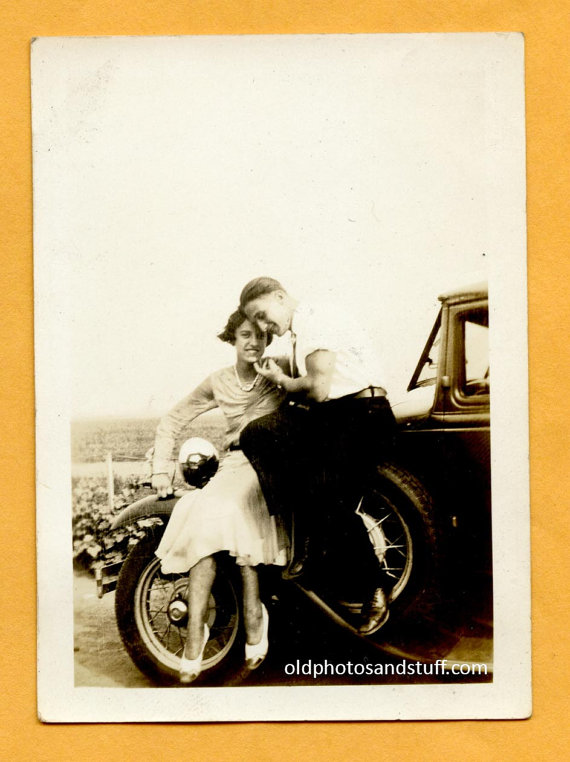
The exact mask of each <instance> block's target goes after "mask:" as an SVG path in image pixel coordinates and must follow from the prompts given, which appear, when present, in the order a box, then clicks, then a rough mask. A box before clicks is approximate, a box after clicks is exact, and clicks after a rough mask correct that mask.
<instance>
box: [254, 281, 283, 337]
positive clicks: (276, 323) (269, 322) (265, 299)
mask: <svg viewBox="0 0 570 762" xmlns="http://www.w3.org/2000/svg"><path fill="white" fill-rule="evenodd" d="M245 314H246V315H247V316H248V318H249V319H250V320H251V321H252V322H253V323H255V324H256V325H257V326H258V327H259V329H260V330H261V331H263V332H264V333H272V334H274V335H276V336H283V334H284V333H285V332H286V331H288V330H289V328H290V327H291V316H292V314H293V310H292V309H291V307H290V306H289V305H288V303H287V299H286V295H285V293H284V292H283V291H272V292H271V293H270V294H263V295H262V296H258V297H257V299H252V301H251V302H248V303H247V305H246V307H245Z"/></svg>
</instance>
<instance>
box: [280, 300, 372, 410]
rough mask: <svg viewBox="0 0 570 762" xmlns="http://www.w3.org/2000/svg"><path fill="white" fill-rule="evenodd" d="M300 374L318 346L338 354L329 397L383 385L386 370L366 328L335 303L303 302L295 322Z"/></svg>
mask: <svg viewBox="0 0 570 762" xmlns="http://www.w3.org/2000/svg"><path fill="white" fill-rule="evenodd" d="M291 334H292V336H294V337H295V342H294V343H295V359H296V361H297V367H298V369H299V373H300V374H301V375H302V376H304V375H306V374H307V367H306V364H305V361H306V358H307V357H308V356H309V355H310V354H312V353H313V352H316V351H317V350H318V349H326V350H329V351H330V352H334V353H335V354H336V361H335V366H334V370H333V374H332V379H331V387H330V391H329V396H328V399H336V398H337V397H344V396H345V395H346V394H355V393H356V392H359V391H361V390H362V389H365V388H366V387H367V386H379V387H383V388H385V386H384V383H383V376H384V374H383V371H382V369H381V367H380V364H379V361H378V359H377V358H376V356H375V353H374V351H373V349H372V347H371V346H370V343H369V341H368V340H367V337H366V335H365V332H364V331H363V329H362V327H361V326H359V325H358V323H356V322H355V321H353V320H352V319H351V318H350V316H347V315H346V314H345V312H344V311H343V309H342V307H337V306H335V305H333V304H326V303H318V304H309V303H299V304H298V305H297V308H296V309H295V312H294V313H293V319H292V321H291Z"/></svg>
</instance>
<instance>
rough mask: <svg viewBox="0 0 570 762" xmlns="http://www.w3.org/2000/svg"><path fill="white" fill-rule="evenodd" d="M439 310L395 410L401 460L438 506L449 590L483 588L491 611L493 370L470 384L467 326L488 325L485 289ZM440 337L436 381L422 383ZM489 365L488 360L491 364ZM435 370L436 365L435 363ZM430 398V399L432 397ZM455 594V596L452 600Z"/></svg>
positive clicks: (447, 298) (447, 297) (452, 297)
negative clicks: (470, 322)
mask: <svg viewBox="0 0 570 762" xmlns="http://www.w3.org/2000/svg"><path fill="white" fill-rule="evenodd" d="M439 299H440V302H441V309H440V312H439V315H438V316H437V319H436V322H435V324H434V328H433V329H432V331H431V333H430V335H429V339H428V342H427V344H426V347H425V349H424V351H423V352H422V354H421V357H420V361H419V363H418V366H417V368H416V370H415V372H414V374H413V376H412V379H411V381H410V384H409V386H408V397H409V398H412V397H414V395H416V396H418V397H422V398H423V405H422V403H419V404H418V403H416V404H415V405H414V404H411V405H410V401H409V400H408V401H406V400H404V401H403V403H401V404H399V405H398V404H396V405H394V406H393V409H394V413H395V415H396V418H397V421H398V429H399V435H398V442H397V450H396V459H397V461H398V462H399V463H400V464H402V465H403V466H404V467H405V468H406V469H408V470H409V471H411V472H412V473H413V474H414V475H415V476H417V477H418V478H419V479H420V480H421V481H422V483H423V484H424V486H425V487H426V489H427V490H428V491H429V492H430V494H431V495H432V497H433V499H434V505H435V510H436V512H437V523H438V527H439V529H440V531H441V534H442V540H443V543H444V549H445V551H446V552H445V567H446V571H447V579H448V580H449V581H453V583H454V584H453V585H451V587H455V588H456V589H455V592H457V588H458V587H459V588H461V590H469V591H471V590H472V589H473V586H474V585H476V584H478V585H479V586H481V585H483V586H484V587H485V588H486V598H487V600H486V605H485V609H486V613H485V617H486V619H487V620H489V619H490V610H491V594H490V591H491V571H492V555H491V470H490V431H491V429H490V386H489V377H490V374H489V369H488V365H487V371H486V374H485V376H484V378H481V379H468V378H467V377H466V371H465V367H466V359H465V336H466V327H465V325H466V322H465V321H466V320H467V319H471V320H473V321H476V323H475V324H476V325H479V326H481V327H487V326H488V294H487V288H486V286H485V284H477V285H476V286H473V287H469V288H465V289H460V290H455V291H453V292H449V293H446V294H443V295H442V296H440V297H439ZM437 337H439V362H437V371H436V372H435V373H434V378H433V379H428V381H427V382H424V381H422V380H421V375H422V371H423V368H424V367H428V368H429V367H430V362H429V360H428V358H429V357H430V353H431V352H432V350H433V348H434V341H435V340H436V338H437ZM487 362H488V360H487ZM432 364H435V363H432ZM430 395H431V398H430ZM450 594H451V593H450Z"/></svg>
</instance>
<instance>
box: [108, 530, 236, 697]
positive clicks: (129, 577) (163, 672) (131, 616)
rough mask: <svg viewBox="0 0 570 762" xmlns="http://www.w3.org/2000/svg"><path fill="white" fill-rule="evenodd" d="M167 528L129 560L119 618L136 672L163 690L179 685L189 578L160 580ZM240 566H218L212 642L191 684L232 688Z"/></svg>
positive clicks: (210, 617) (210, 613) (209, 619)
mask: <svg viewBox="0 0 570 762" xmlns="http://www.w3.org/2000/svg"><path fill="white" fill-rule="evenodd" d="M163 532H164V527H155V528H153V530H152V531H151V532H149V533H148V534H147V535H146V536H145V537H144V538H143V539H141V540H140V541H139V542H138V543H137V545H135V546H134V548H133V549H132V550H131V552H130V553H129V555H128V556H127V558H126V560H125V562H124V564H123V566H122V569H121V573H120V575H119V579H118V582H117V590H116V597H115V614H116V619H117V625H118V628H119V632H120V635H121V639H122V641H123V644H124V646H125V648H126V650H127V652H128V653H129V656H130V657H131V659H132V660H133V662H134V663H135V664H136V666H137V667H138V668H139V669H140V670H141V672H143V673H144V674H146V675H148V676H149V677H150V678H151V679H152V680H154V681H155V682H157V683H160V684H171V683H177V682H178V674H179V664H180V657H181V655H182V653H183V649H184V643H185V641H186V626H187V621H188V608H187V603H186V601H187V590H188V574H169V575H165V574H162V572H161V570H160V560H159V559H158V558H157V556H156V555H155V550H156V548H157V547H158V544H159V542H160V539H161V537H162V534H163ZM235 567H236V565H235V563H234V564H231V563H228V564H225V563H223V562H222V563H219V565H218V572H217V574H216V580H215V582H214V585H213V587H212V591H211V594H210V599H209V602H208V609H207V615H206V623H207V624H208V626H209V627H210V638H209V640H208V643H207V644H206V648H205V651H204V659H203V662H202V672H201V674H200V676H199V678H198V679H197V680H196V681H195V682H194V683H192V685H196V684H204V683H210V684H217V683H220V682H224V683H228V682H231V680H232V678H234V677H235V676H236V675H237V674H239V672H240V670H241V669H242V665H243V635H242V629H243V628H242V627H241V621H240V620H241V615H240V607H239V603H238V601H239V596H238V591H239V587H238V585H239V579H238V575H237V573H236V568H235Z"/></svg>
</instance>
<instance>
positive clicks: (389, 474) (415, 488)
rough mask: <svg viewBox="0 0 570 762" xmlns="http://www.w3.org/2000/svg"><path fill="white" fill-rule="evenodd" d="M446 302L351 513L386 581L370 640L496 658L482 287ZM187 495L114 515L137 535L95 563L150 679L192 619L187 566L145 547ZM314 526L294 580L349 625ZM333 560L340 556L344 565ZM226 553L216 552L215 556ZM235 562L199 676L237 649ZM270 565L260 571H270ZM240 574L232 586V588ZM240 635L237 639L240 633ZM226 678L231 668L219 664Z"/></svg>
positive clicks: (339, 584)
mask: <svg viewBox="0 0 570 762" xmlns="http://www.w3.org/2000/svg"><path fill="white" fill-rule="evenodd" d="M440 302H441V307H440V311H439V314H438V316H437V319H436V321H435V324H434V326H433V329H432V330H431V333H430V334H429V338H428V341H427V343H426V345H425V348H424V350H423V352H422V353H421V356H420V359H419V362H418V364H417V367H416V369H415V371H414V373H413V375H412V378H411V381H410V383H409V386H408V390H407V394H406V396H405V398H404V399H403V400H402V401H400V402H396V403H393V410H394V414H395V416H396V420H397V422H398V429H399V433H398V441H397V444H396V449H395V452H394V453H392V454H391V455H390V458H389V460H388V461H387V462H383V463H379V464H378V468H377V473H376V477H375V480H374V482H373V483H372V484H371V485H369V486H367V487H364V486H363V491H362V497H361V499H360V502H359V505H358V508H357V512H358V513H359V514H360V516H361V518H362V521H363V522H364V524H365V526H366V528H367V530H368V534H369V537H370V541H371V543H372V544H373V546H374V549H375V552H376V556H377V559H378V563H379V565H381V566H382V567H383V568H384V569H385V570H386V571H387V572H388V574H389V575H390V576H391V577H392V580H393V587H392V589H391V591H390V593H389V604H390V617H389V621H388V622H387V624H386V625H385V626H383V627H382V628H381V629H380V630H379V631H378V632H377V633H375V634H374V635H373V637H371V638H368V639H367V641H368V642H369V643H370V644H371V645H372V646H376V647H378V648H380V649H383V650H384V651H387V652H389V653H392V654H394V655H397V656H402V657H406V658H413V659H421V660H422V661H425V662H429V661H435V660H437V659H447V661H448V663H449V664H452V663H454V662H456V663H459V664H465V663H468V662H471V663H479V664H484V665H485V668H486V673H487V675H489V674H490V673H491V664H492V558H491V496H490V414H489V410H490V385H489V384H490V373H489V341H488V325H489V317H488V315H489V311H488V296H487V288H486V286H485V285H477V286H472V287H470V288H464V289H461V290H456V291H453V292H448V293H445V294H443V295H442V296H440ZM181 494H182V493H179V492H177V493H175V496H174V497H172V498H171V499H169V500H158V499H157V496H156V495H152V496H149V497H146V498H143V499H142V500H139V501H137V502H136V503H134V504H132V505H131V506H129V507H128V508H126V509H125V510H124V511H123V512H122V513H121V514H119V516H117V517H116V518H115V521H114V524H113V528H115V529H117V528H121V527H126V526H129V525H130V524H132V523H133V522H135V521H142V522H144V523H145V524H146V526H147V527H148V529H147V531H146V534H145V537H144V539H142V540H140V541H139V543H138V544H137V545H136V546H135V547H134V548H133V550H131V552H130V553H129V556H128V557H127V559H126V560H125V561H124V563H122V562H121V563H118V564H117V563H115V564H114V565H110V566H104V567H103V568H102V569H100V570H99V574H98V587H99V592H100V595H103V594H104V593H105V592H107V591H109V590H112V589H114V588H115V586H116V587H117V594H116V599H115V604H116V614H117V623H118V627H119V631H120V633H121V637H122V639H123V642H124V645H125V647H126V649H127V650H128V652H129V654H130V655H131V657H132V659H133V661H134V662H135V663H136V664H137V666H138V667H139V668H140V669H141V670H142V671H144V672H145V673H147V674H148V675H150V676H151V677H152V678H153V679H155V680H156V681H157V682H163V683H164V682H166V683H168V682H173V681H174V682H175V681H176V679H177V674H178V662H179V656H180V653H181V650H182V648H183V643H184V639H185V628H186V623H187V617H188V610H187V603H186V590H187V575H166V576H165V575H163V574H162V573H161V570H160V562H159V561H158V559H157V557H156V556H155V555H154V551H155V549H156V547H157V544H158V542H159V541H160V537H161V536H162V532H163V531H164V526H165V524H166V523H167V522H168V519H169V516H170V514H171V512H172V509H173V507H174V505H175V504H176V502H177V500H178V498H179V497H180V496H181ZM332 524H334V522H328V524H327V525H326V526H325V525H323V527H322V533H321V536H320V537H319V538H318V542H317V543H315V544H316V545H317V546H319V545H320V548H318V547H317V550H316V551H315V552H316V553H319V552H320V555H318V556H316V557H315V559H314V561H316V563H314V564H313V567H312V568H313V571H312V573H311V574H309V575H308V576H303V577H301V578H300V579H296V580H288V581H285V580H281V579H280V578H278V579H275V577H273V579H272V580H271V588H270V589H271V590H273V593H274V595H273V598H279V595H280V590H279V587H280V586H282V585H289V586H291V585H294V586H295V588H296V589H297V590H298V591H300V592H301V593H303V594H305V595H306V596H307V597H308V598H309V599H310V601H312V603H314V604H315V605H316V606H318V607H320V608H321V609H322V610H323V611H324V612H325V613H326V614H327V615H328V616H329V617H330V618H331V619H332V620H333V621H334V622H335V623H336V624H338V625H339V626H341V627H344V628H346V629H348V630H351V631H352V632H353V634H355V635H358V624H357V623H358V621H359V620H358V615H359V612H360V610H361V608H362V601H359V600H358V599H355V597H354V595H353V592H354V585H353V582H352V580H353V579H354V578H353V577H352V578H351V574H350V570H347V566H348V565H347V563H346V550H347V547H346V539H345V541H344V542H345V544H344V545H342V544H341V545H340V550H339V552H338V554H337V555H336V556H335V551H334V548H335V546H336V548H337V550H338V548H339V544H338V535H339V533H338V531H337V532H336V536H335V530H338V529H340V536H343V535H342V527H335V526H331V525H332ZM339 559H341V560H342V562H339ZM222 560H223V559H222ZM234 573H235V563H233V564H232V563H230V564H229V565H228V564H226V565H225V566H223V565H222V566H221V567H220V573H219V574H218V577H217V580H216V583H215V585H214V588H213V591H212V596H211V601H210V606H209V615H208V616H209V626H210V629H211V631H212V632H218V634H217V635H216V637H212V638H211V640H210V642H209V643H208V646H207V650H206V656H205V662H204V665H203V679H204V681H205V682H207V681H208V680H209V679H210V675H214V673H216V672H219V673H220V674H222V675H223V674H224V671H225V667H226V665H229V664H230V662H231V659H232V657H231V654H237V657H236V658H237V661H238V662H239V658H240V656H241V653H242V652H241V650H240V649H239V647H237V644H239V642H240V637H242V638H243V633H241V629H242V628H241V624H240V620H241V614H240V606H239V598H240V596H239V592H238V589H239V582H238V583H236V581H235V579H234V576H235V574H234ZM268 573H269V572H268ZM236 584H237V586H236ZM240 633H241V635H240ZM226 674H227V673H226ZM219 679H220V680H224V679H227V678H226V677H220V678H219Z"/></svg>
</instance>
